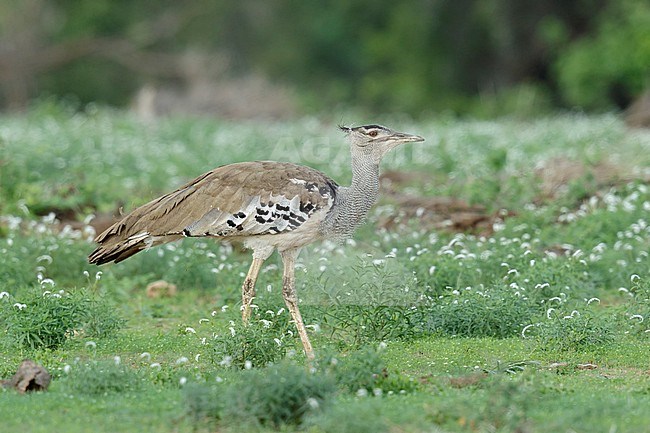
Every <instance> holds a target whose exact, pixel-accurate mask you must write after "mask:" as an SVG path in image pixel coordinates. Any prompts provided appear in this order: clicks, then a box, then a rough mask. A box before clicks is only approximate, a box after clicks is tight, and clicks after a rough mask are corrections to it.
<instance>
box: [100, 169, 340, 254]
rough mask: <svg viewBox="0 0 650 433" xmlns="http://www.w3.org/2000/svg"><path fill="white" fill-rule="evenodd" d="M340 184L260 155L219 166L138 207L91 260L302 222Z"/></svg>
mask: <svg viewBox="0 0 650 433" xmlns="http://www.w3.org/2000/svg"><path fill="white" fill-rule="evenodd" d="M337 189H338V185H336V183H335V182H334V181H332V180H331V179H329V178H328V177H327V176H325V175H324V174H323V173H321V172H319V171H317V170H314V169H312V168H309V167H305V166H300V165H296V164H291V163H284V162H272V161H256V162H243V163H237V164H230V165H225V166H222V167H218V168H216V169H214V170H212V171H210V172H208V173H205V174H203V175H201V176H199V177H197V178H196V179H194V180H193V181H191V182H189V183H187V184H186V185H183V186H182V187H180V188H179V189H177V190H176V191H174V192H172V193H169V194H166V195H164V196H162V197H160V198H158V199H156V200H153V201H151V202H149V203H147V204H145V205H143V206H140V207H139V208H137V209H135V210H133V211H132V212H131V213H130V214H128V215H126V216H125V217H124V218H123V219H122V220H120V221H118V222H117V223H115V224H113V225H112V226H111V227H109V228H108V229H107V230H106V231H104V232H103V233H101V234H100V235H99V236H97V237H96V238H95V242H97V243H98V244H99V245H100V246H99V247H98V248H97V249H96V250H95V251H93V252H92V253H91V254H90V256H89V258H88V260H89V262H90V263H96V264H103V263H107V262H111V261H115V262H119V261H122V260H124V259H126V258H128V257H130V256H132V255H133V254H135V253H137V252H139V251H142V250H143V249H145V248H148V247H150V246H153V245H158V244H161V243H165V242H169V241H172V240H176V239H178V238H180V237H183V236H215V237H245V236H255V235H268V234H277V233H283V232H286V231H290V230H294V229H296V228H298V227H300V226H301V225H302V224H303V223H304V222H305V221H307V220H308V219H309V217H310V216H311V215H312V214H313V213H314V212H315V211H317V210H319V209H326V210H327V209H329V207H331V205H332V203H333V201H334V197H335V195H336V191H337Z"/></svg>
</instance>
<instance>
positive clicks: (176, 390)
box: [0, 102, 650, 433]
mask: <svg viewBox="0 0 650 433" xmlns="http://www.w3.org/2000/svg"><path fill="white" fill-rule="evenodd" d="M379 120H380V121H382V122H384V123H386V124H388V125H391V124H395V121H394V120H393V121H391V119H379ZM395 126H396V127H399V128H400V129H404V130H406V131H411V132H414V133H418V134H420V135H423V136H425V137H426V138H427V141H426V142H425V143H422V144H420V145H413V146H411V147H408V148H407V147H405V148H403V149H400V150H399V151H397V152H395V153H394V154H392V155H391V156H390V157H389V159H388V161H386V164H385V166H386V167H385V168H386V169H391V170H399V171H408V172H414V173H417V175H416V176H415V177H412V178H407V179H406V180H405V181H403V182H398V183H397V184H395V185H392V188H394V190H395V192H394V193H393V194H392V195H390V196H389V195H384V198H383V200H382V202H381V203H380V204H379V206H378V207H377V209H376V210H375V212H374V213H373V214H372V215H371V216H370V222H369V224H367V225H366V226H364V227H362V228H361V229H360V230H359V233H358V234H357V235H356V236H355V238H354V240H353V241H349V242H347V243H346V244H344V245H333V244H329V243H324V244H321V245H314V246H312V247H311V248H309V249H307V250H306V251H304V252H303V254H302V255H301V258H300V266H299V269H298V272H297V281H298V285H299V287H298V290H299V295H300V298H301V299H302V307H301V309H302V311H303V315H304V317H305V319H306V322H307V323H308V324H309V325H310V329H311V331H310V333H311V335H312V336H313V343H314V346H315V347H316V348H317V353H318V359H317V362H316V363H314V364H313V365H311V367H312V369H310V368H309V367H310V366H308V365H307V363H306V361H305V359H304V356H303V355H302V354H301V350H300V348H301V345H300V341H299V340H298V339H297V337H296V335H295V332H293V327H292V325H291V324H290V323H289V321H288V315H287V313H286V311H284V310H283V307H284V306H283V304H282V302H281V294H280V292H281V284H280V282H281V276H280V266H279V265H280V263H279V260H278V259H277V258H276V257H272V258H271V259H270V260H269V261H268V262H267V264H266V265H265V267H264V268H263V270H262V272H261V274H260V278H259V280H258V297H257V298H256V300H255V304H256V305H257V307H258V308H257V309H256V311H255V314H254V322H253V325H252V326H250V327H248V328H244V327H242V326H241V324H240V317H239V316H240V314H239V303H240V292H239V290H240V289H239V287H240V284H241V281H242V279H243V275H245V273H246V271H247V268H248V264H249V255H248V253H245V252H242V251H241V250H240V249H239V248H238V247H236V246H235V247H231V246H227V245H219V244H217V243H214V242H210V241H206V240H202V239H196V240H187V241H185V242H182V243H177V244H171V245H166V246H163V247H159V248H156V249H154V250H151V251H149V252H146V253H142V254H138V255H136V256H134V257H133V258H132V259H129V260H128V261H126V262H124V263H121V264H119V265H115V266H106V267H102V268H96V267H91V266H90V265H88V264H87V262H86V259H85V258H86V256H87V254H88V253H89V252H90V251H91V250H92V248H93V246H92V244H91V241H90V240H91V239H92V236H93V234H94V233H93V231H94V229H93V228H92V227H91V226H89V225H88V222H89V221H90V220H91V215H97V218H107V217H108V216H110V215H111V214H113V213H114V212H116V211H117V210H118V209H119V208H120V207H123V208H124V209H125V210H129V209H131V208H133V207H134V206H136V205H138V204H140V203H144V202H145V201H147V200H149V199H151V198H152V197H154V196H155V195H157V194H159V193H163V192H165V191H167V190H169V189H171V188H173V187H175V186H177V185H179V184H180V183H182V182H183V181H185V180H187V179H189V178H191V177H192V176H195V175H197V174H200V173H201V172H202V171H204V170H208V169H210V168H212V167H213V166H216V165H219V164H225V163H230V162H235V161H240V160H247V159H278V160H291V161H295V162H302V163H305V164H308V165H311V166H314V167H316V168H320V169H322V170H324V171H326V172H327V173H329V174H331V175H332V176H333V177H334V178H335V179H336V180H338V181H340V182H341V183H345V182H346V181H347V180H349V176H350V174H349V170H348V164H349V159H348V155H347V149H346V148H345V146H344V144H343V141H342V137H341V136H340V134H339V133H338V132H337V130H336V128H334V127H331V125H321V124H320V123H318V122H316V121H314V120H313V119H305V120H300V121H295V122H287V123H279V122H256V123H247V122H241V123H234V122H224V121H213V120H206V119H199V120H197V119H166V120H161V121H159V122H157V123H150V124H143V123H141V122H139V121H138V120H136V119H134V118H133V117H131V115H130V114H128V113H125V112H115V111H110V110H106V109H102V108H97V107H93V108H91V109H89V110H87V112H84V113H76V112H73V111H71V110H69V109H68V108H66V107H65V106H62V105H59V104H55V103H51V102H44V103H41V104H39V105H37V106H35V107H34V108H33V109H32V110H30V111H28V112H27V113H24V114H22V115H15V116H4V117H0V255H1V256H2V264H1V266H0V325H2V326H1V328H0V329H2V330H3V332H2V334H0V377H3V378H8V377H10V376H11V375H12V374H13V373H14V372H15V370H16V368H17V366H18V365H19V364H20V361H22V359H24V358H32V359H34V360H36V361H37V362H39V363H40V364H42V365H44V366H45V367H46V368H47V369H48V370H49V371H50V373H51V374H52V376H53V380H52V384H51V387H50V389H49V391H47V392H45V393H40V394H34V395H18V394H16V393H15V392H13V391H10V390H3V391H0V399H1V401H2V404H0V417H1V418H2V419H3V428H4V429H6V430H7V431H24V432H40V431H53V430H56V431H70V432H77V431H87V430H88V428H89V427H88V426H93V428H94V429H96V430H97V431H107V432H108V431H124V432H130V431H134V432H135V431H138V432H141V431H145V432H146V431H156V432H166V431H169V432H181V431H188V432H189V431H192V432H195V431H216V430H218V431H226V432H228V431H232V432H237V431H242V429H243V428H244V427H242V425H244V424H245V425H246V428H245V429H246V431H275V430H280V431H307V432H314V433H317V432H346V431H350V432H363V431H369V432H370V431H372V432H380V431H386V432H388V431H404V432H420V431H450V432H451V431H454V432H483V431H486V432H487V431H499V432H529V431H530V432H533V431H534V432H557V431H588V430H591V431H594V432H609V431H617V432H637V431H643V430H644V429H645V428H646V427H647V425H650V415H649V414H648V412H647V407H648V406H649V405H650V380H649V376H648V370H647V369H648V367H647V359H650V274H649V273H648V269H650V258H649V256H648V251H649V250H650V223H649V222H648V217H647V215H648V212H649V211H650V189H649V186H648V170H647V167H648V166H650V156H648V155H650V152H648V150H649V148H650V135H648V133H646V132H642V131H628V130H626V129H625V127H624V126H623V124H622V123H621V121H620V120H619V119H618V118H617V117H615V116H609V115H607V116H599V117H588V116H583V115H576V114H563V115H557V116H555V117H549V118H545V119H540V120H538V121H535V122H528V123H521V122H520V121H515V120H507V119H506V120H502V121H498V122H476V121H456V120H450V119H439V120H431V121H430V122H424V123H420V124H403V123H400V124H399V125H395ZM299 138H300V139H304V141H299ZM395 194H398V195H399V194H411V195H416V196H421V197H431V196H436V197H452V198H454V199H460V200H463V201H465V202H466V203H471V204H475V205H481V206H483V207H484V208H485V210H484V212H485V215H486V217H488V218H489V222H490V224H488V225H487V226H486V225H484V226H476V227H469V228H468V229H467V230H465V231H462V232H454V231H450V230H444V229H440V228H439V227H437V228H433V227H431V226H429V225H426V224H427V223H426V220H425V219H422V220H417V219H415V220H411V221H403V222H402V223H400V224H397V225H396V226H392V227H391V228H390V230H389V229H387V228H384V227H382V225H381V221H383V218H384V217H385V216H386V215H390V214H393V213H395V212H398V211H399V209H397V205H396V204H395V202H396V201H395V197H396V195H395ZM66 224H67V225H69V227H67V228H66ZM71 226H72V227H74V229H72V228H71ZM160 279H162V280H165V281H168V282H170V283H173V284H175V285H177V286H178V293H177V294H176V295H175V296H173V297H156V298H151V297H148V296H146V294H145V288H146V286H147V284H149V283H151V282H153V281H155V280H160ZM44 293H45V295H43V294H44ZM53 294H57V295H61V298H59V297H58V296H53ZM21 305H25V307H21ZM39 339H40V340H41V341H47V342H49V344H40V343H39ZM242 423H244V424H242Z"/></svg>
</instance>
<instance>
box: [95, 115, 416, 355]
mask: <svg viewBox="0 0 650 433" xmlns="http://www.w3.org/2000/svg"><path fill="white" fill-rule="evenodd" d="M340 128H341V130H343V131H344V132H345V134H346V135H347V138H348V140H349V142H350V150H351V155H352V184H351V185H350V186H345V187H344V186H339V185H337V184H336V182H334V181H333V180H332V179H330V178H329V177H328V176H327V175H325V174H323V173H321V172H320V171H317V170H315V169H313V168H310V167H305V166H302V165H296V164H291V163H288V162H273V161H255V162H241V163H236V164H230V165H224V166H221V167H218V168H215V169H214V170H212V171H210V172H208V173H205V174H202V175H201V176H199V177H197V178H196V179H194V180H192V181H190V182H189V183H187V184H185V185H183V186H182V187H180V188H179V189H177V190H176V191H174V192H171V193H169V194H166V195H164V196H162V197H160V198H157V199H155V200H153V201H151V202H149V203H147V204H145V205H143V206H140V207H139V208H137V209H135V210H133V211H132V212H131V213H129V214H128V215H126V216H125V217H123V218H122V219H121V220H120V221H118V222H116V223H115V224H113V225H112V226H111V227H109V228H108V229H107V230H106V231H104V232H103V233H101V234H100V235H99V236H97V237H96V238H95V242H97V243H98V244H99V246H98V247H97V249H95V251H93V252H92V253H91V254H90V256H89V257H88V261H89V262H90V263H94V264H97V265H101V264H104V263H108V262H115V263H118V262H121V261H122V260H125V259H127V258H129V257H131V256H132V255H134V254H136V253H138V252H140V251H142V250H145V249H147V248H150V247H152V246H156V245H160V244H164V243H167V242H171V241H175V240H177V239H181V238H183V237H212V238H216V239H223V240H228V241H240V242H243V244H244V246H245V247H247V248H249V249H251V250H252V251H253V262H252V264H251V266H250V269H249V270H248V274H247V275H246V278H245V279H244V283H243V287H242V319H243V320H244V322H245V323H246V322H248V320H249V318H250V316H251V302H252V301H253V298H254V297H255V280H256V279H257V275H258V273H259V271H260V269H261V267H262V264H263V263H264V260H266V259H267V258H269V256H270V255H271V254H272V253H273V251H274V250H278V252H279V253H280V256H281V257H282V262H283V268H284V270H283V272H284V273H283V277H282V296H283V297H284V301H285V303H286V305H287V308H288V310H289V312H290V313H291V317H292V319H293V321H294V322H295V326H296V328H297V330H298V334H299V336H300V340H301V341H302V345H303V347H304V350H305V354H306V355H307V357H308V358H310V359H312V358H313V357H314V351H313V349H312V346H311V343H310V341H309V337H308V336H307V331H306V329H305V325H304V323H303V320H302V316H301V315H300V310H299V309H298V296H297V295H296V289H295V277H294V265H295V261H296V257H297V256H298V253H299V252H300V249H301V248H302V247H304V246H305V245H307V244H310V243H312V242H314V241H317V240H323V239H334V240H337V241H340V240H343V239H346V238H348V237H350V236H352V234H353V232H354V230H355V228H356V227H357V226H359V225H360V224H361V223H362V222H363V220H364V219H365V217H366V215H367V214H368V211H369V210H370V208H371V207H372V205H373V204H374V203H375V202H376V201H377V196H378V194H379V163H380V162H381V160H382V158H383V157H384V155H386V153H387V152H389V151H390V150H391V149H393V148H395V147H396V146H398V145H400V144H403V143H409V142H415V141H423V140H424V139H423V138H422V137H419V136H417V135H411V134H405V133H402V132H396V131H392V130H390V129H388V128H386V127H384V126H379V125H366V126H358V127H340Z"/></svg>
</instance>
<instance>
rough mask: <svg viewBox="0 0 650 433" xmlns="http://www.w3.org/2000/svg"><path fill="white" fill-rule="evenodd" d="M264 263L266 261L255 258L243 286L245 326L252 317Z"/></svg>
mask: <svg viewBox="0 0 650 433" xmlns="http://www.w3.org/2000/svg"><path fill="white" fill-rule="evenodd" d="M262 263H264V259H256V258H253V263H251V267H250V269H248V274H246V278H245V279H244V284H243V285H242V296H241V304H242V305H241V310H242V312H241V317H242V320H243V321H244V324H247V323H248V320H249V319H250V317H251V303H252V302H253V298H254V297H255V281H257V274H259V272H260V269H261V268H262Z"/></svg>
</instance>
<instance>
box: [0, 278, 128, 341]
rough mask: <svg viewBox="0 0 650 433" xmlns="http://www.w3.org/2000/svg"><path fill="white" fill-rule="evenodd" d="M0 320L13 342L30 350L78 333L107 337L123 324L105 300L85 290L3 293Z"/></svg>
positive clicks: (33, 290) (0, 303)
mask: <svg viewBox="0 0 650 433" xmlns="http://www.w3.org/2000/svg"><path fill="white" fill-rule="evenodd" d="M0 322H4V324H5V325H6V328H7V336H8V337H9V338H11V340H12V342H13V343H14V344H16V345H18V346H20V347H23V348H30V349H38V348H49V349H54V348H57V347H59V346H61V345H62V344H63V343H65V341H66V340H68V339H69V338H72V337H74V336H77V335H81V336H85V337H95V338H103V337H108V336H110V335H113V334H114V333H115V332H116V331H117V330H118V329H120V328H121V327H122V325H123V323H124V321H123V320H122V319H121V318H120V317H119V315H118V313H117V312H116V311H115V309H114V308H112V306H110V305H109V304H108V303H107V301H105V300H104V299H103V298H101V297H98V296H97V295H93V294H91V293H89V292H88V291H87V290H84V289H80V290H75V291H72V292H66V291H63V290H60V291H54V292H52V291H49V290H46V291H44V292H43V291H42V290H40V289H32V290H30V291H28V292H27V293H26V294H25V295H24V296H21V297H20V298H18V299H15V298H13V297H10V296H6V299H3V300H2V301H0Z"/></svg>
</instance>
